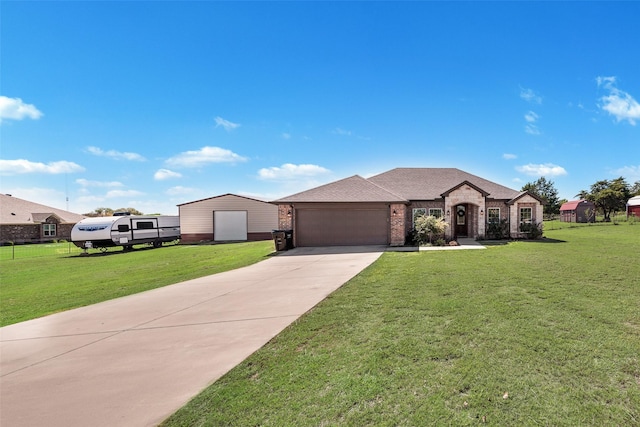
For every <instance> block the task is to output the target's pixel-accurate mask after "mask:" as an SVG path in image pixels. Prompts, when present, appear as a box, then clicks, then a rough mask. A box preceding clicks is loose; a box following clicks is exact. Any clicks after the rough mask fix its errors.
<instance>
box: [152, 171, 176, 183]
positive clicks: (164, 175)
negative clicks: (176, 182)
mask: <svg viewBox="0 0 640 427" xmlns="http://www.w3.org/2000/svg"><path fill="white" fill-rule="evenodd" d="M172 178H182V174H181V173H178V172H174V171H171V170H169V169H158V170H157V171H156V173H155V174H153V179H155V180H156V181H162V180H165V179H172Z"/></svg>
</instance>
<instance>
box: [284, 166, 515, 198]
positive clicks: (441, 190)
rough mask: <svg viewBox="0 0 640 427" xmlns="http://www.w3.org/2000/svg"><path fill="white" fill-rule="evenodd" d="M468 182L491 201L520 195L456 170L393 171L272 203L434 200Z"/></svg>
mask: <svg viewBox="0 0 640 427" xmlns="http://www.w3.org/2000/svg"><path fill="white" fill-rule="evenodd" d="M462 183H468V184H470V185H471V186H472V187H474V188H476V189H477V190H478V191H481V192H482V193H483V194H485V195H486V196H487V197H488V198H490V199H499V200H512V199H514V198H516V197H518V195H520V194H521V193H520V192H518V191H516V190H513V189H511V188H508V187H505V186H503V185H500V184H496V183H495V182H491V181H488V180H486V179H484V178H480V177H478V176H475V175H472V174H470V173H467V172H464V171H461V170H460V169H456V168H396V169H392V170H390V171H388V172H384V173H381V174H379V175H375V176H372V177H371V178H369V179H365V178H362V177H361V176H359V175H354V176H352V177H349V178H345V179H342V180H339V181H335V182H332V183H329V184H325V185H322V186H320V187H316V188H312V189H311V190H307V191H303V192H301V193H297V194H294V195H291V196H287V197H284V198H282V199H279V200H274V201H273V202H272V203H276V204H280V203H296V202H297V203H300V202H325V203H326V202H386V203H408V202H409V201H411V200H435V199H440V198H442V197H443V195H444V194H446V193H448V192H450V191H452V190H454V189H455V188H456V187H458V186H460V185H461V184H462Z"/></svg>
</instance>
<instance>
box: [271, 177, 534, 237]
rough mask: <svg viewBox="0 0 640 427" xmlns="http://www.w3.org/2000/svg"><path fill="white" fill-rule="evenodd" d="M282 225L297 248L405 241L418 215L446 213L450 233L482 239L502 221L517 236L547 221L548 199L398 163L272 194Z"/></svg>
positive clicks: (439, 215)
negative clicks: (370, 172) (298, 190)
mask: <svg viewBox="0 0 640 427" xmlns="http://www.w3.org/2000/svg"><path fill="white" fill-rule="evenodd" d="M271 203H273V204H276V205H278V227H279V228H280V229H290V230H293V238H294V244H295V245H296V246H331V245H336V246H339V245H391V246H402V245H404V244H405V243H406V242H407V236H408V234H409V232H410V231H411V229H412V228H413V221H414V219H415V218H417V217H418V216H419V215H433V216H437V217H443V218H444V219H445V221H446V222H447V224H448V227H447V230H446V232H445V237H446V238H447V239H449V240H453V239H457V238H459V237H471V238H475V239H478V238H484V237H486V236H487V232H488V229H489V228H490V225H492V224H500V223H501V224H504V225H505V227H507V230H506V231H507V234H508V236H510V237H512V238H522V237H526V235H527V233H526V227H527V226H530V224H540V223H541V222H542V218H543V217H542V208H543V201H542V200H541V199H540V198H538V197H536V196H535V195H533V194H531V193H529V192H526V191H524V192H520V191H517V190H513V189H510V188H508V187H505V186H502V185H500V184H497V183H495V182H491V181H489V180H486V179H484V178H480V177H478V176H475V175H472V174H470V173H467V172H464V171H462V170H460V169H455V168H397V169H392V170H390V171H387V172H384V173H381V174H379V175H375V176H372V177H370V178H367V179H365V178H362V177H360V176H358V175H354V176H352V177H349V178H345V179H342V180H339V181H335V182H332V183H329V184H326V185H322V186H320V187H316V188H312V189H310V190H307V191H303V192H301V193H297V194H293V195H291V196H287V197H283V198H281V199H278V200H274V201H272V202H271Z"/></svg>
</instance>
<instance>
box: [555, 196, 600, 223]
mask: <svg viewBox="0 0 640 427" xmlns="http://www.w3.org/2000/svg"><path fill="white" fill-rule="evenodd" d="M560 221H562V222H596V205H595V204H594V203H593V202H589V201H588V200H574V201H571V202H567V203H565V204H563V205H562V206H560Z"/></svg>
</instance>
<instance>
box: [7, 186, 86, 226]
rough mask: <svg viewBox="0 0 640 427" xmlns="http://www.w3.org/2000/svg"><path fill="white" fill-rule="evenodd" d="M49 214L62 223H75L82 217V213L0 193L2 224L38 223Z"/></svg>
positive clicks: (44, 219)
mask: <svg viewBox="0 0 640 427" xmlns="http://www.w3.org/2000/svg"><path fill="white" fill-rule="evenodd" d="M51 215H54V216H56V217H57V218H58V220H59V221H60V223H62V224H75V223H76V222H78V221H80V220H81V219H83V218H84V215H79V214H75V213H73V212H68V211H64V210H62V209H56V208H52V207H50V206H45V205H41V204H39V203H33V202H29V201H28V200H23V199H19V198H17V197H13V196H9V195H8V194H0V224H2V225H8V224H40V223H42V222H44V221H46V219H47V218H49V217H50V216H51Z"/></svg>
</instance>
